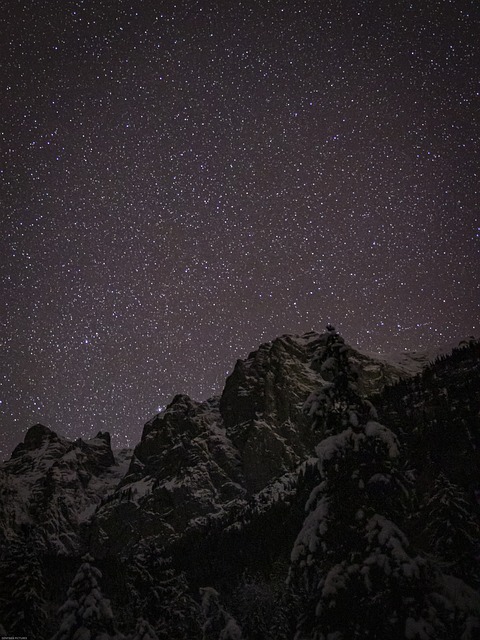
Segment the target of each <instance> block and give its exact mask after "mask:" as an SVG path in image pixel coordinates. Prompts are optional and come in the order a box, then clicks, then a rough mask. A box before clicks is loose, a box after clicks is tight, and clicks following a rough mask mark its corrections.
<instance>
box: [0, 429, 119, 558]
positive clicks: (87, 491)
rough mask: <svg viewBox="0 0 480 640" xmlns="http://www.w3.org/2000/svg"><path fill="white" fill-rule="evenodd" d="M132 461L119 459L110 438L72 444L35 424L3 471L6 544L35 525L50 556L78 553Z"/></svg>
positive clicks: (0, 518)
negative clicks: (106, 498)
mask: <svg viewBox="0 0 480 640" xmlns="http://www.w3.org/2000/svg"><path fill="white" fill-rule="evenodd" d="M127 461H128V457H127V458H125V456H124V455H123V456H120V457H119V460H116V459H115V457H114V455H113V452H112V449H111V446H110V435H109V434H108V433H101V432H100V433H98V435H97V436H96V437H95V438H92V439H91V440H86V441H84V440H82V439H79V440H76V441H75V442H70V441H69V440H66V439H65V438H62V437H60V436H58V435H57V434H56V433H54V432H53V431H51V430H50V429H48V427H45V426H43V425H41V424H36V425H34V426H33V427H31V428H30V429H29V430H28V432H27V434H26V436H25V440H24V442H23V443H21V444H19V445H18V446H17V447H16V448H15V450H14V451H13V453H12V456H11V458H10V460H8V461H7V462H5V463H3V464H2V465H1V466H0V527H1V530H2V534H3V536H4V538H5V540H7V541H8V540H14V539H15V538H16V537H18V535H19V534H21V531H22V528H24V527H25V526H34V527H35V529H36V532H37V537H38V539H39V544H40V546H41V547H42V549H44V550H45V551H48V552H50V553H55V554H73V553H76V552H78V551H79V549H80V548H81V547H82V546H83V543H82V542H81V537H82V529H83V527H84V526H85V523H86V522H87V521H88V520H89V519H90V518H91V516H92V514H93V512H94V511H95V509H96V507H97V505H98V504H99V503H100V501H101V499H102V497H103V496H105V494H108V493H109V492H110V491H112V490H113V488H114V487H115V486H116V485H117V484H118V482H119V480H120V478H121V477H122V476H123V474H124V472H125V465H126V462H127Z"/></svg>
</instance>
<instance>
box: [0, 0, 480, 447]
mask: <svg viewBox="0 0 480 640" xmlns="http://www.w3.org/2000/svg"><path fill="white" fill-rule="evenodd" d="M479 18H480V5H479V3H478V2H477V1H476V0H471V1H468V0H452V1H449V0H412V1H408V0H406V1H403V0H322V1H321V2H320V1H319V0H304V1H297V0H292V1H288V2H286V1H280V0H279V1H275V0H238V1H235V2H229V1H228V0H223V1H218V0H211V1H207V0H203V1H195V0H178V1H175V2H162V1H161V0H158V1H156V2H155V1H153V0H144V1H141V0H137V1H135V0H130V1H125V0H47V1H45V2H44V1H41V2H40V1H39V0H29V1H28V2H27V0H24V1H22V0H10V1H9V2H8V3H4V6H3V8H2V24H1V30H2V33H1V34H0V48H1V57H2V61H3V65H2V72H1V81H2V90H1V91H0V101H1V104H0V107H1V108H0V118H1V120H2V127H1V158H2V162H1V167H0V171H1V176H0V178H1V187H0V189H1V191H0V202H1V220H2V223H1V229H2V231H1V234H0V261H1V271H0V282H1V289H2V293H1V298H2V301H3V304H2V310H1V336H2V364H1V375H2V380H1V385H2V386H1V394H0V402H1V404H0V411H1V425H0V443H1V451H2V456H3V455H6V454H7V453H9V452H10V451H11V449H12V447H13V446H14V445H15V444H17V443H18V442H19V441H20V440H22V439H23V435H24V432H25V430H26V429H27V428H28V427H29V426H31V425H32V424H34V423H36V422H41V423H43V424H45V425H47V426H49V427H51V428H52V429H54V430H56V431H57V432H58V433H60V434H62V435H65V436H67V437H69V438H75V437H79V436H84V437H91V436H93V435H94V434H95V433H96V432H97V431H98V430H108V431H110V432H111V433H112V435H113V444H114V446H116V447H120V446H127V445H132V446H133V445H135V444H136V443H137V442H138V440H139V438H140V435H141V431H142V427H143V423H144V422H145V421H146V420H148V419H149V418H150V417H151V416H152V415H153V414H155V413H156V412H157V411H158V410H159V408H160V407H163V406H165V405H166V404H167V403H168V402H169V401H170V400H171V398H172V397H173V395H175V394H176V393H180V392H182V393H188V394H190V395H191V396H192V397H194V398H195V399H199V400H200V399H205V398H207V397H209V396H210V395H212V394H214V393H218V392H219V391H220V390H221V388H222V384H223V381H224V379H225V376H226V375H227V374H228V373H229V372H230V371H231V370H232V368H233V365H234V363H235V360H236V359H237V358H244V357H246V356H247V355H248V353H249V351H251V350H252V349H254V348H256V347H257V346H258V345H259V344H260V343H262V342H265V341H267V340H271V339H273V338H275V337H276V336H277V335H281V334H283V333H301V332H304V331H307V330H310V329H315V330H322V328H323V327H324V325H325V323H326V322H327V321H332V322H334V323H335V324H336V326H337V328H338V329H340V330H341V332H342V334H343V335H344V336H345V338H346V339H347V341H348V342H349V343H351V344H353V345H358V346H360V347H362V348H364V349H368V350H371V351H383V352H385V351H387V352H388V351H393V350H403V349H421V348H429V347H434V346H436V345H441V344H445V343H449V342H456V341H458V340H459V339H461V338H463V337H465V336H468V335H472V334H474V335H478V300H479V295H478V293H479V291H478V281H479V275H480V273H479V271H480V261H479V253H478V247H479V245H478V241H479V227H480V223H479V216H478V213H479V204H480V198H479V166H480V165H479V147H480V116H479V114H480V110H479V101H480V82H479V78H480V74H479V70H480V55H479V52H480V46H479V44H478V41H479V40H480V38H479V34H480V20H479Z"/></svg>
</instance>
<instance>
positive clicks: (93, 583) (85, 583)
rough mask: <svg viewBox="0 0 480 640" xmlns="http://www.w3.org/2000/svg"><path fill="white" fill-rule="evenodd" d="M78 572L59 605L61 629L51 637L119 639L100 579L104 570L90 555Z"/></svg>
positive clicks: (73, 639)
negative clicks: (64, 599)
mask: <svg viewBox="0 0 480 640" xmlns="http://www.w3.org/2000/svg"><path fill="white" fill-rule="evenodd" d="M82 560H83V562H82V564H81V566H80V568H79V570H78V571H77V574H76V575H75V577H74V579H73V581H72V584H71V586H70V588H69V590H68V593H67V596H68V597H67V600H66V601H65V603H64V604H63V606H62V607H60V609H59V611H58V613H59V615H60V616H61V623H60V628H59V630H58V631H57V633H56V634H55V635H54V636H53V638H52V640H120V638H122V637H123V636H122V635H121V634H118V633H117V632H116V630H115V625H114V621H113V613H112V609H111V607H110V601H109V600H107V599H106V598H104V597H103V594H102V592H101V589H100V584H99V581H100V579H101V578H102V573H101V571H100V570H99V569H97V567H95V566H94V565H93V564H92V562H93V558H92V556H90V555H89V554H87V555H85V556H84V557H83V558H82Z"/></svg>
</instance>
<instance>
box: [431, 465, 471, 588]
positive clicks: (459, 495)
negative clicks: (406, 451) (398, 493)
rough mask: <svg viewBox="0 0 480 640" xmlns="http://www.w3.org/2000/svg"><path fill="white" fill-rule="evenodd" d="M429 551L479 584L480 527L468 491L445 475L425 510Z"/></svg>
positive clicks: (453, 569) (434, 488) (453, 571)
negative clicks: (477, 556) (477, 558)
mask: <svg viewBox="0 0 480 640" xmlns="http://www.w3.org/2000/svg"><path fill="white" fill-rule="evenodd" d="M421 517H422V521H424V522H425V523H426V524H425V534H426V538H427V541H428V545H429V550H430V551H432V552H433V553H434V554H436V555H437V556H438V557H439V558H441V559H442V560H444V561H445V562H447V563H448V564H449V565H450V568H449V571H451V572H452V573H457V572H459V574H460V575H462V576H465V575H466V576H470V577H471V578H472V579H473V580H475V582H476V583H477V584H478V581H479V578H480V571H479V567H478V561H477V560H476V558H475V556H476V555H477V554H478V552H479V544H480V527H479V523H478V519H477V518H476V517H475V515H474V510H473V504H472V502H471V501H470V500H469V499H468V496H467V495H466V493H465V491H464V490H463V489H462V488H461V487H460V486H458V485H456V484H455V483H453V482H450V481H449V480H448V478H447V477H446V476H445V475H444V474H443V473H441V474H440V475H439V476H438V478H437V479H436V480H435V483H434V486H433V490H432V492H431V493H430V495H429V496H428V497H427V498H426V500H425V502H424V506H423V508H422V510H421Z"/></svg>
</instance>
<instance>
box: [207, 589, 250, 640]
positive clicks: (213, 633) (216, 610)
mask: <svg viewBox="0 0 480 640" xmlns="http://www.w3.org/2000/svg"><path fill="white" fill-rule="evenodd" d="M200 594H201V596H202V612H203V617H204V620H205V622H204V624H203V635H202V640H243V636H242V630H241V629H240V627H239V626H238V624H237V621H236V620H235V618H234V617H233V616H231V615H230V614H229V613H228V611H225V609H224V608H223V607H222V605H221V603H220V595H219V593H218V591H216V590H215V589H212V588H211V587H203V588H202V589H200Z"/></svg>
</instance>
